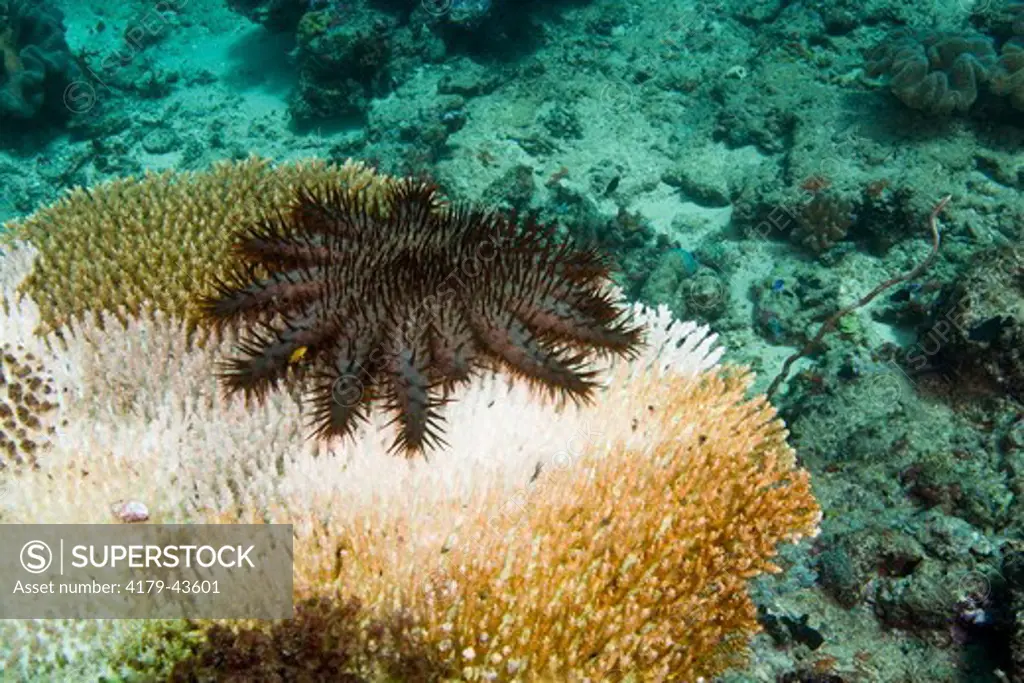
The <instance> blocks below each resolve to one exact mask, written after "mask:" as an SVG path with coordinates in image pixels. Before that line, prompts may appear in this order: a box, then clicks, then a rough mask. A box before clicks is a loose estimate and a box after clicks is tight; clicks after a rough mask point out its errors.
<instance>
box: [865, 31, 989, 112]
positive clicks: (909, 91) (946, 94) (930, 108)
mask: <svg viewBox="0 0 1024 683" xmlns="http://www.w3.org/2000/svg"><path fill="white" fill-rule="evenodd" d="M995 65H996V53H995V49H994V48H993V46H992V40H991V39H990V38H988V37H986V36H982V35H978V34H972V33H940V32H929V33H926V34H924V35H918V34H916V33H913V32H911V31H908V30H901V31H897V32H895V33H893V34H891V35H890V36H889V37H888V38H886V40H885V41H884V42H882V43H881V44H880V45H879V46H878V47H876V48H875V49H874V50H872V51H871V52H870V53H869V54H868V63H867V67H866V71H867V73H868V75H870V76H878V75H881V74H884V75H886V76H888V77H889V88H890V90H892V92H893V94H894V95H896V97H898V98H899V99H900V100H901V101H902V102H903V103H904V104H906V105H907V106H908V107H911V108H912V109H918V110H921V111H924V112H927V113H929V114H935V115H938V116H945V115H949V114H951V113H953V112H966V111H967V110H968V109H969V108H970V107H971V105H972V104H974V101H975V99H977V97H978V86H979V85H980V84H982V83H985V82H987V81H988V80H989V78H990V77H991V75H992V71H993V69H994V68H995Z"/></svg>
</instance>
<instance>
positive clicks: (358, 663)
mask: <svg viewBox="0 0 1024 683" xmlns="http://www.w3.org/2000/svg"><path fill="white" fill-rule="evenodd" d="M363 616H364V615H363V614H362V608H361V605H360V604H359V602H358V601H357V600H349V601H345V602H340V603H337V602H334V601H331V600H328V599H326V598H313V599H310V600H306V601H303V602H301V603H299V604H298V605H296V607H295V616H294V618H292V619H288V620H285V621H281V622H278V623H276V624H274V625H273V626H272V627H271V628H270V629H269V630H267V631H264V630H262V629H261V628H259V627H254V628H241V629H237V630H232V629H231V628H230V627H227V626H222V625H219V624H218V625H215V626H213V627H212V628H211V629H210V631H209V632H208V633H207V634H206V638H205V639H204V642H203V643H202V644H201V645H200V646H199V647H197V648H196V652H195V654H194V655H193V656H191V657H188V658H186V659H183V660H182V661H180V662H178V664H177V665H176V666H175V667H174V669H173V671H172V673H171V675H170V676H169V677H168V682H169V683H198V682H201V681H211V682H212V681H218V682H220V683H247V682H248V681H281V682H282V683H289V682H294V683H300V682H307V681H308V682H310V683H312V682H315V681H323V683H368V681H367V679H366V678H364V677H363V676H362V675H360V674H358V673H355V672H356V671H365V670H366V669H367V668H370V667H368V666H367V664H366V662H365V661H364V660H365V659H366V658H367V655H368V652H367V643H366V641H367V640H368V638H373V639H374V640H376V641H377V657H376V659H377V660H378V661H379V662H381V663H382V664H383V666H384V668H386V669H387V670H388V673H389V674H390V676H391V678H390V680H394V681H417V683H431V682H432V681H439V680H440V678H441V676H440V674H441V671H442V668H441V667H440V666H439V665H437V664H434V663H432V662H431V657H430V653H429V652H415V651H413V650H412V647H411V646H412V645H413V644H412V643H410V642H403V641H398V642H395V639H394V637H393V632H394V631H398V630H399V629H400V628H402V625H401V624H400V623H396V624H384V623H380V624H369V625H367V624H364V623H361V621H362V617H363Z"/></svg>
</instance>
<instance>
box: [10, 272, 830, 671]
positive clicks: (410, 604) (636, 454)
mask: <svg viewBox="0 0 1024 683" xmlns="http://www.w3.org/2000/svg"><path fill="white" fill-rule="evenodd" d="M4 266H5V264H4V263H3V262H2V260H0V273H3V272H4V270H5V268H4ZM22 303H23V305H24V309H23V315H26V316H29V315H31V316H34V315H37V314H38V312H37V311H30V310H29V309H30V308H31V307H32V306H33V303H32V301H31V299H30V298H28V297H26V298H25V299H24V300H23V302H22ZM631 313H632V316H633V318H634V319H635V320H636V321H637V323H638V324H641V325H643V326H644V327H645V329H646V330H647V339H646V341H647V344H646V345H645V346H644V347H643V349H641V350H640V352H639V356H638V357H637V358H635V359H632V360H631V361H629V362H624V361H623V360H621V359H619V358H611V359H606V361H607V374H606V375H605V377H606V378H607V386H606V387H605V389H604V390H602V391H600V392H596V393H595V396H594V400H593V403H592V404H591V405H589V406H577V405H573V404H566V405H565V406H563V407H562V409H560V410H558V411H554V410H551V409H550V407H548V406H545V405H541V404H539V403H538V402H537V401H536V397H535V395H534V394H533V392H531V391H530V390H529V389H528V387H525V386H523V385H522V384H521V383H516V384H512V385H509V384H508V383H506V382H504V381H503V380H502V379H501V378H499V377H493V376H489V377H484V378H481V380H480V381H478V382H474V383H472V384H471V385H468V386H465V387H462V388H461V389H460V392H459V396H458V398H459V400H458V401H455V402H453V403H452V404H451V405H450V406H449V410H448V411H447V416H448V418H449V419H450V420H451V422H452V425H453V428H452V429H451V450H450V451H447V452H445V453H443V454H439V455H438V456H437V457H436V458H433V459H432V462H430V463H424V462H423V461H422V460H420V459H414V460H406V459H403V458H395V457H393V456H392V455H391V454H389V453H388V452H387V448H386V443H387V441H388V437H389V434H388V433H387V432H388V428H387V427H385V426H384V425H383V423H382V421H381V420H379V419H377V416H373V417H371V421H372V422H373V427H372V428H371V429H366V430H363V431H362V432H361V433H360V434H358V435H356V436H355V438H354V441H355V443H354V444H351V445H350V446H349V445H346V448H345V449H343V450H342V449H331V448H324V447H323V446H322V445H321V444H316V443H312V442H309V441H308V440H307V439H305V438H304V435H303V434H302V433H301V431H300V430H298V429H296V428H295V422H296V420H297V419H298V418H299V417H300V410H301V408H300V406H299V404H298V402H297V401H296V400H295V399H294V398H293V397H290V396H287V395H282V394H275V395H273V396H270V397H268V400H267V402H266V404H264V405H263V406H261V407H259V408H257V409H247V408H246V407H245V406H242V405H240V404H239V403H238V402H227V401H224V400H223V397H222V396H220V395H219V394H218V392H217V391H216V382H215V380H214V379H213V378H212V377H210V375H209V373H208V367H209V360H210V359H211V358H212V357H213V356H214V355H215V354H216V353H219V352H220V350H221V349H220V348H217V349H212V348H209V347H205V348H201V347H195V346H192V347H189V346H188V345H187V344H186V342H185V330H184V328H183V326H182V325H181V323H180V322H175V321H173V320H169V319H168V318H167V317H166V316H155V317H153V318H148V317H147V318H141V319H132V320H131V321H130V323H128V324H122V323H120V322H118V321H117V320H114V319H112V318H109V317H108V319H107V321H106V327H105V328H100V327H99V326H97V325H96V324H94V323H92V322H90V321H85V322H83V323H82V324H81V325H78V326H76V328H75V330H74V331H73V332H72V333H69V334H67V335H66V342H67V344H66V349H64V350H61V351H57V350H55V351H54V354H53V355H52V356H48V357H47V362H48V367H56V366H60V367H62V368H66V369H67V372H69V373H70V374H72V375H74V376H75V377H76V379H75V384H74V387H73V389H74V392H75V396H76V400H75V401H69V402H68V405H67V406H66V415H67V418H68V422H69V424H68V425H67V427H64V428H62V429H58V431H57V434H56V435H55V439H54V443H53V445H52V449H51V451H50V454H49V455H48V457H47V458H46V461H45V462H42V463H41V464H40V467H39V469H38V470H33V471H25V472H19V473H18V477H17V480H16V482H13V483H14V485H12V486H9V488H8V490H7V495H6V497H5V499H4V506H3V510H2V513H3V520H4V522H9V523H29V522H33V523H94V522H103V521H108V520H109V512H108V508H109V505H110V503H111V501H116V500H123V499H127V498H129V497H130V498H131V499H134V500H141V501H144V502H146V504H147V505H148V507H149V510H150V512H151V519H153V520H154V521H161V522H167V523H182V522H188V523H233V522H239V521H245V522H270V523H289V524H293V525H294V527H293V531H294V560H295V561H294V581H295V584H294V585H295V598H296V600H297V601H302V600H305V599H308V598H316V597H321V596H326V597H328V598H329V599H331V600H332V602H333V603H334V605H335V606H336V608H337V609H338V610H339V611H338V612H337V614H339V615H343V614H344V609H345V608H344V605H346V604H347V602H348V599H349V598H355V599H357V600H358V601H359V604H360V605H362V612H361V613H360V615H359V620H358V623H359V624H360V625H361V626H362V625H366V624H374V623H386V624H397V625H398V626H399V627H400V629H399V632H398V633H396V636H395V640H393V641H391V642H387V643H385V641H384V640H382V639H381V638H376V637H375V632H374V631H373V630H372V629H371V630H369V632H368V635H369V636H370V640H369V641H366V642H365V648H360V650H359V655H360V657H353V659H352V660H351V661H352V662H353V663H357V662H358V661H359V659H360V658H363V661H366V662H367V664H368V667H367V669H365V670H364V669H361V668H358V667H356V668H354V669H353V671H352V672H351V673H352V674H353V675H358V676H362V677H363V678H367V679H369V680H374V681H379V680H381V678H382V677H381V676H380V675H379V674H380V672H381V670H382V669H383V668H384V664H385V663H386V662H387V661H388V660H383V659H382V658H383V657H386V656H389V655H388V652H382V649H381V644H382V643H384V644H386V645H388V646H389V647H390V646H392V645H393V646H394V648H395V649H394V650H393V651H397V652H403V651H404V652H408V653H409V654H410V655H413V656H415V655H416V654H417V653H421V654H425V655H427V656H429V660H428V662H436V663H439V664H441V665H442V666H443V667H444V669H445V673H450V674H451V675H450V676H449V679H452V678H459V677H462V678H463V679H464V680H495V681H522V682H526V681H581V680H584V679H589V680H594V681H597V680H610V681H615V680H619V676H620V675H621V672H630V671H632V672H633V677H634V679H635V680H637V681H648V680H679V681H683V680H685V681H695V680H696V679H697V678H698V677H699V676H704V677H705V678H709V679H710V678H711V677H712V676H715V675H717V674H718V673H720V672H721V671H723V670H724V669H725V668H726V667H727V666H729V665H731V664H733V663H735V662H736V661H738V660H739V659H741V658H742V650H743V648H744V647H745V642H746V637H747V635H748V634H749V633H751V632H753V631H755V630H757V628H758V624H757V620H756V612H755V609H754V606H753V604H752V602H751V600H750V598H749V596H748V594H747V585H746V584H747V581H748V579H749V578H751V577H752V576H755V575H757V574H759V573H763V572H774V571H778V569H779V568H778V567H776V566H775V564H774V562H773V557H774V556H775V552H776V544H778V543H782V542H788V541H793V540H797V539H799V538H800V537H801V535H806V534H813V533H815V532H816V529H817V526H818V524H819V522H820V519H821V513H820V510H819V509H818V507H817V505H816V503H815V501H814V498H813V495H812V492H811V488H810V482H809V477H808V474H807V472H806V471H804V470H802V469H800V468H799V467H798V466H797V464H796V462H795V456H794V453H793V451H792V450H791V449H790V448H789V447H788V446H787V445H786V443H785V438H786V429H785V425H783V424H782V422H781V421H780V420H778V419H777V417H776V415H775V412H774V411H773V410H772V408H771V407H770V406H769V405H768V404H767V403H766V402H765V401H764V399H763V398H758V399H750V398H749V397H748V394H747V392H748V390H749V384H750V379H751V378H750V377H749V376H747V375H744V374H743V373H741V372H740V373H738V372H735V371H730V370H729V369H727V368H721V367H718V362H719V360H720V358H721V354H722V351H721V349H718V348H716V347H715V343H714V338H713V337H712V336H711V335H710V334H709V332H708V331H707V329H705V328H701V327H699V326H696V325H694V324H692V323H679V322H678V321H674V320H673V319H672V318H671V316H670V315H669V314H668V312H667V310H664V309H662V310H659V311H657V312H653V311H650V310H649V309H644V308H643V307H640V306H635V307H633V309H632V311H631ZM10 325H11V322H10V320H9V319H7V318H3V319H0V330H7V329H8V328H9V327H10ZM23 327H26V328H30V327H31V325H24V326H23ZM50 339H51V340H54V341H56V340H55V339H54V338H53V337H50ZM226 345H227V343H226V342H225V344H224V345H222V346H225V347H226ZM55 346H57V345H56V344H55ZM224 350H226V349H224ZM50 364H52V365H50ZM598 369H602V368H600V367H599V368H598ZM112 378H116V382H114V381H112ZM122 386H127V387H129V388H130V389H131V390H132V391H133V392H135V395H134V396H133V400H132V401H131V406H130V409H122V408H118V406H119V405H120V404H121V403H122V402H123V401H124V399H123V397H122V396H121V393H122V388H121V387H122ZM403 620H404V622H403ZM328 621H329V619H328ZM144 623H148V622H144ZM310 623H312V624H314V625H315V624H316V623H317V621H315V620H314V621H312V622H310ZM320 623H325V622H320ZM402 623H405V624H406V625H407V628H405V629H404V630H403V629H402V628H401V624H402ZM168 626H169V625H168ZM238 626H239V627H242V626H246V625H244V624H239V625H238ZM248 626H251V624H248ZM264 627H265V628H271V625H269V624H265V625H264ZM126 628H132V622H131V621H129V620H93V621H85V622H83V621H63V622H62V621H56V620H35V621H3V620H0V667H3V668H4V671H5V673H6V674H7V675H8V676H9V677H11V678H12V679H14V680H29V681H43V680H54V681H85V680H101V679H103V680H111V679H114V678H117V677H116V676H115V675H114V673H113V672H115V671H117V669H116V668H114V665H116V663H118V662H121V661H124V659H125V656H126V655H125V653H124V651H123V648H124V647H125V645H124V639H125V637H124V634H123V630H124V629H126ZM135 628H138V627H135ZM206 628H209V624H207V625H206ZM316 630H317V629H315V628H313V629H308V630H303V628H302V625H301V624H295V623H293V624H291V625H290V627H289V628H285V629H283V635H284V636H288V634H289V633H292V634H297V635H300V636H302V637H303V638H306V640H304V641H302V640H299V641H297V640H295V639H292V638H289V637H284V638H278V639H275V638H273V634H271V636H272V637H271V638H270V639H269V642H268V641H264V642H267V647H272V648H276V647H280V648H281V650H280V651H279V652H276V653H275V654H277V655H278V657H277V658H276V661H277V662H279V663H287V662H288V661H289V658H291V657H293V653H294V652H296V650H295V649H294V647H295V646H296V645H299V646H300V648H301V650H302V651H303V652H309V649H308V648H315V647H316V645H317V644H318V643H322V644H323V646H324V647H325V648H330V647H331V646H332V641H331V634H334V633H340V634H341V635H344V633H345V630H344V628H341V627H340V626H339V631H330V632H328V633H326V634H324V635H325V636H326V637H325V638H324V639H323V640H320V641H318V640H315V639H314V638H313V633H312V632H313V631H316ZM188 631H189V633H190V635H189V637H188V638H187V639H186V641H187V642H192V640H191V633H192V631H194V629H188ZM321 633H323V632H322V631H321ZM398 636H403V637H402V638H401V639H399V638H398ZM152 639H153V636H152V635H150V636H149V639H148V640H147V641H146V642H147V644H152V642H153V640H152ZM243 640H244V639H243ZM339 640H342V642H348V641H344V640H343V639H340V638H339ZM135 642H136V643H138V642H139V641H138V640H136V641H135ZM218 642H223V641H218ZM246 642H255V639H253V640H246ZM335 642H338V641H335ZM362 642H363V641H360V643H362ZM403 643H405V644H408V645H409V647H408V648H407V649H404V650H403V649H402V648H403V647H404V645H402V644H403ZM257 644H258V643H257ZM260 647H263V646H262V645H260ZM181 649H182V647H179V646H178V645H175V646H174V647H170V648H167V649H166V651H167V652H174V653H177V652H179V651H180V650H181ZM150 651H151V650H150ZM133 652H136V653H137V652H138V650H137V648H136V647H135V646H133ZM333 654H335V653H333V652H332V651H327V652H323V653H322V654H320V655H317V656H316V657H315V658H309V659H307V660H306V661H312V662H317V663H320V662H330V661H335V660H332V655H333ZM149 655H150V653H149V652H146V653H142V655H138V654H133V655H132V660H133V662H135V663H137V664H142V663H144V662H145V661H150V662H154V661H155V660H154V659H153V658H152V657H151V656H149ZM144 656H145V657H148V660H146V659H144V658H143V657H144ZM168 656H170V655H168ZM250 661H251V660H250ZM290 661H292V662H294V659H291V660H290ZM413 661H416V659H415V657H414V658H413ZM112 663H113V664H112ZM157 663H158V664H159V666H160V667H161V668H162V667H164V666H166V664H167V662H166V660H165V659H164V658H163V656H161V659H160V660H159V662H157ZM207 663H209V662H207ZM373 664H376V667H375V668H372V667H371V666H370V665H373ZM356 669H358V670H356ZM186 670H187V669H186ZM139 671H140V673H139V675H137V676H135V677H134V680H166V677H165V676H159V675H154V674H152V673H151V672H148V671H145V672H143V671H142V670H141V669H140V670H139ZM207 671H209V669H207ZM374 671H376V672H377V675H376V676H374ZM412 671H414V672H415V671H417V670H412ZM420 671H423V673H412V674H410V675H409V676H407V677H406V680H409V681H426V680H430V679H429V678H428V677H427V676H429V675H430V671H429V670H426V669H423V670H420ZM616 672H620V673H619V674H616ZM210 673H211V675H212V676H213V677H214V679H215V680H217V678H216V677H217V676H218V675H220V674H222V673H223V672H220V671H217V670H216V669H214V670H213V671H212V672H210ZM147 674H149V675H147ZM311 679H312V680H316V679H315V678H311ZM311 679H310V678H307V679H306V680H311ZM248 680H257V679H255V678H250V679H248ZM391 680H395V679H391ZM398 680H401V679H400V678H399V679H398Z"/></svg>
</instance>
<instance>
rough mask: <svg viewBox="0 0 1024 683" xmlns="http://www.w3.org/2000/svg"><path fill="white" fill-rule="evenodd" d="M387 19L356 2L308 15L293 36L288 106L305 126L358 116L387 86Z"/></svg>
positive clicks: (388, 46)
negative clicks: (294, 81) (295, 75)
mask: <svg viewBox="0 0 1024 683" xmlns="http://www.w3.org/2000/svg"><path fill="white" fill-rule="evenodd" d="M392 23H393V22H392V21H391V19H390V18H389V17H388V15H386V14H383V13H381V12H378V11H376V10H373V9H370V8H368V7H364V6H363V5H362V4H359V5H357V6H353V7H346V8H342V9H324V10H320V11H316V12H309V13H308V14H306V15H304V16H303V17H302V20H301V21H300V22H299V26H298V31H297V34H296V43H297V61H298V65H299V84H298V87H297V89H296V91H295V92H294V93H293V95H292V98H291V101H290V103H289V110H290V111H291V114H292V116H293V117H294V118H295V120H296V121H298V122H300V123H310V122H312V121H315V120H318V119H332V118H338V117H345V116H350V115H353V114H361V113H363V112H364V111H365V110H366V108H367V106H368V104H369V100H370V98H371V97H372V96H379V95H382V94H383V93H384V92H385V91H386V89H387V88H388V86H389V83H388V80H387V78H386V75H387V74H386V69H387V65H388V59H389V56H390V43H391V39H390V33H391V28H392V26H391V25H392Z"/></svg>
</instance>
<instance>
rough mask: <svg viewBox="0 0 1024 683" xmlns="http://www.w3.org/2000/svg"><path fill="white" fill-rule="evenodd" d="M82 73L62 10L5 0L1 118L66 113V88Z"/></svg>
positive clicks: (0, 27)
mask: <svg viewBox="0 0 1024 683" xmlns="http://www.w3.org/2000/svg"><path fill="white" fill-rule="evenodd" d="M77 74H78V68H77V67H76V66H75V64H74V61H73V59H72V56H71V50H70V49H69V48H68V44H67V42H66V41H65V39H64V15H63V14H62V13H61V12H60V10H59V9H57V8H56V7H53V6H51V5H50V4H49V3H47V2H34V1H30V0H9V1H7V2H0V121H4V120H5V119H7V120H15V121H17V120H21V121H28V120H34V119H35V118H36V117H43V118H48V119H52V120H57V119H62V118H66V116H67V115H68V114H69V110H68V108H67V107H65V106H64V102H63V93H64V90H65V88H67V86H68V84H69V83H70V82H71V81H72V80H74V78H75V77H76V76H77Z"/></svg>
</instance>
